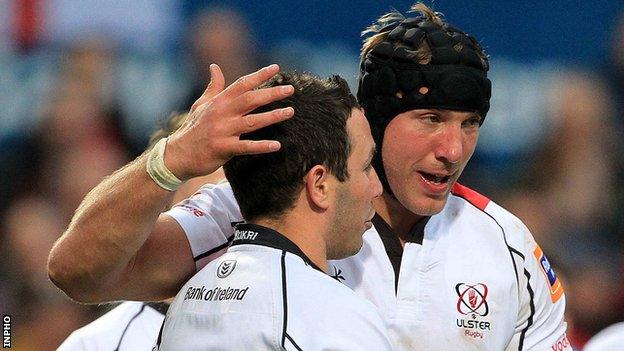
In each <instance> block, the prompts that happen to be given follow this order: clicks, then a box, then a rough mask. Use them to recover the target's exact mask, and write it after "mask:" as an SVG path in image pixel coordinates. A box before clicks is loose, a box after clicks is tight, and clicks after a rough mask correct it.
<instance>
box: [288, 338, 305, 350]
mask: <svg viewBox="0 0 624 351" xmlns="http://www.w3.org/2000/svg"><path fill="white" fill-rule="evenodd" d="M286 337H287V338H288V340H289V341H290V342H291V343H292V344H293V346H294V347H295V348H296V349H297V350H299V351H303V350H302V349H301V347H299V345H297V343H296V342H295V340H293V338H292V337H291V336H290V335H288V334H286ZM285 348H286V347H284V349H285Z"/></svg>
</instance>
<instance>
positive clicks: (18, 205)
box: [0, 1, 624, 350]
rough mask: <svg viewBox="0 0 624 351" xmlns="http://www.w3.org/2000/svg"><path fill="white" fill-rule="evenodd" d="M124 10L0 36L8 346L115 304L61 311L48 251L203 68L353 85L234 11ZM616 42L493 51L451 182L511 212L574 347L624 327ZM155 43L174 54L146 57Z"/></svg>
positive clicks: (623, 193)
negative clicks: (593, 49) (547, 265)
mask: <svg viewBox="0 0 624 351" xmlns="http://www.w3.org/2000/svg"><path fill="white" fill-rule="evenodd" d="M23 3H25V4H28V3H31V5H30V6H32V3H33V1H30V2H29V1H24V2H23ZM34 3H36V1H35V2H34ZM58 3H60V4H63V3H64V2H63V1H59V2H58ZM66 3H71V2H66ZM87 3H89V2H87ZM92 3H94V4H95V3H97V2H92ZM124 3H126V4H134V5H125V6H129V8H125V9H124V12H129V13H130V14H132V13H135V14H138V13H141V15H140V16H136V18H137V20H138V23H134V26H131V27H130V26H126V24H125V23H123V19H117V20H118V21H119V26H118V27H116V28H117V31H113V32H111V33H109V35H103V34H102V33H101V32H99V33H98V34H97V35H92V34H91V33H84V35H81V33H80V31H72V30H69V29H71V28H75V27H76V28H78V27H79V26H77V25H76V24H75V23H74V22H72V21H79V20H82V21H89V20H90V18H91V17H90V16H95V14H96V13H98V11H101V10H102V9H99V8H95V6H94V8H91V9H90V10H91V11H92V13H91V14H90V15H84V14H81V15H79V16H78V15H77V14H72V13H71V11H69V12H63V11H60V10H59V11H58V12H57V13H56V14H55V15H57V16H59V19H58V21H57V24H58V23H60V24H59V25H58V26H57V27H56V28H57V30H51V31H48V32H37V31H35V30H33V29H32V28H30V29H29V27H28V25H29V21H28V18H31V19H32V13H31V14H30V16H31V17H29V12H28V11H30V10H32V9H31V8H29V7H28V6H29V5H23V6H24V7H23V8H22V9H21V10H20V11H22V12H20V13H22V15H24V16H25V17H24V20H23V21H22V22H19V23H21V24H20V25H19V28H18V29H19V31H17V32H16V30H17V29H15V28H13V29H14V30H13V31H12V32H11V33H13V34H14V35H12V36H8V35H7V34H6V33H8V32H7V31H8V29H7V28H2V27H0V33H3V36H4V37H3V40H2V44H1V45H0V106H2V109H1V110H0V162H1V164H2V177H0V194H2V196H0V243H2V244H1V245H0V263H1V266H0V311H2V313H3V314H10V315H11V316H12V317H13V320H14V325H13V330H14V332H13V348H14V349H17V350H35V349H36V350H47V349H49V350H53V349H55V348H56V347H57V346H58V345H59V344H60V343H61V341H62V340H63V339H64V338H66V337H67V336H68V335H69V333H70V332H71V331H73V330H74V329H76V328H78V327H80V326H82V325H84V324H86V323H88V322H89V321H91V320H93V319H95V318H96V317H97V316H99V315H101V314H102V313H104V312H105V311H107V310H108V309H109V308H110V307H109V306H82V305H78V304H75V303H72V302H70V301H68V299H67V298H66V297H65V296H64V295H63V294H62V293H61V292H60V291H58V290H57V289H56V288H55V287H54V286H53V285H52V283H51V282H50V281H49V280H48V278H47V274H46V271H45V265H46V259H47V255H48V252H49V250H50V248H51V245H52V243H53V242H54V241H55V240H56V239H57V238H58V237H59V236H60V235H61V233H62V231H63V230H64V228H65V227H66V226H67V224H68V221H69V219H70V218H71V216H72V214H73V211H74V210H75V209H76V207H77V206H78V204H79V203H80V201H81V199H82V198H83V197H84V195H85V194H86V193H87V192H88V191H89V190H90V189H91V188H92V187H93V186H95V185H96V184H97V183H99V182H100V181H101V179H102V178H103V177H104V176H106V175H108V174H110V173H112V172H113V171H114V170H116V169H118V168H119V167H120V166H122V165H124V164H125V163H127V162H128V161H129V160H131V159H132V158H134V157H136V156H137V155H138V154H139V153H141V152H142V150H143V149H144V148H145V146H146V143H147V139H148V136H149V134H150V132H151V131H153V130H154V129H155V128H156V127H157V126H158V123H161V122H162V121H164V120H165V119H166V118H167V116H168V115H169V113H170V112H172V111H174V110H179V111H184V110H187V109H188V107H189V106H190V105H191V103H192V102H193V101H194V100H195V98H197V96H198V95H199V94H200V93H201V91H203V89H204V86H205V84H206V82H207V81H208V80H209V77H208V64H209V63H212V62H215V63H218V64H219V65H220V66H221V67H222V69H223V71H224V73H225V77H226V80H228V81H229V82H231V81H233V80H235V79H236V78H237V77H239V76H241V75H243V74H245V73H248V72H251V71H253V70H255V69H256V68H257V67H259V66H261V65H263V64H266V63H271V62H277V63H280V65H281V66H282V67H284V68H287V69H289V68H294V69H298V70H309V71H312V72H315V73H318V74H321V75H326V74H329V73H340V74H342V75H343V76H345V77H346V78H347V79H348V80H349V81H350V82H355V78H356V75H357V52H352V51H350V50H347V49H344V48H341V47H339V46H337V47H335V48H324V49H321V48H314V46H313V45H312V44H308V43H305V42H298V43H297V44H293V43H290V44H288V45H282V46H277V47H273V48H271V50H268V49H269V48H265V47H263V44H262V43H261V42H258V41H256V40H255V39H254V36H253V30H252V28H250V27H249V24H248V22H247V20H246V19H245V18H244V14H242V13H239V12H237V11H236V10H233V9H228V8H225V7H210V8H206V9H204V10H203V11H201V12H199V11H198V12H196V13H194V15H193V16H192V17H189V18H184V19H182V20H180V19H172V17H171V16H168V13H169V12H170V11H171V10H170V9H168V8H167V6H165V5H166V4H168V3H170V2H167V1H163V2H162V3H163V5H162V6H160V7H158V6H157V7H154V6H153V5H146V4H144V2H124ZM155 3H158V1H156V2H155ZM141 4H143V5H141ZM68 6H69V5H68ZM69 7H70V8H71V6H69ZM87 7H88V6H87ZM441 10H442V11H443V10H444V9H441ZM2 12H3V11H0V13H2ZM24 12H25V13H24ZM104 12H105V13H104V14H100V15H101V16H106V15H107V14H108V15H111V16H113V15H114V14H115V9H108V10H107V11H104ZM73 15H76V16H73ZM7 16H9V15H8V14H7V13H5V14H4V15H0V20H2V18H4V19H5V20H6V19H7V18H8V17H7ZM371 20H372V18H371ZM451 22H452V19H451ZM30 24H31V25H32V23H30ZM59 28H60V29H59ZM63 28H65V29H63ZM137 28H143V29H144V30H145V32H142V31H141V30H138V29H137ZM166 28H169V29H171V28H175V29H176V30H175V31H171V30H166ZM16 33H17V34H16ZM172 33H173V34H172ZM612 33H613V34H612V37H611V38H612V39H611V41H610V43H609V46H610V54H609V55H608V57H605V58H604V62H602V64H601V65H599V66H595V65H594V66H592V67H583V66H580V65H576V66H573V67H571V66H570V67H568V66H565V65H562V64H559V63H557V64H555V63H552V62H550V63H549V62H539V63H531V64H526V63H522V62H517V61H513V60H506V59H503V58H500V57H498V56H497V55H496V53H492V52H490V54H491V55H492V64H491V66H492V71H491V76H490V78H491V80H492V82H493V99H492V108H491V110H490V113H489V115H488V119H487V121H486V123H485V124H484V126H483V128H482V131H481V140H480V141H479V146H478V147H477V152H476V154H475V155H474V157H473V160H472V161H471V163H469V165H468V168H467V170H466V171H465V173H464V175H463V176H462V179H460V181H461V182H462V183H464V184H466V185H469V186H471V187H473V188H474V189H476V190H478V191H479V192H481V193H483V194H485V195H487V196H488V197H490V198H492V199H493V200H495V201H497V202H498V203H500V204H502V205H503V206H505V207H506V208H508V209H509V210H510V211H511V212H513V213H514V214H516V215H517V216H518V217H520V218H521V219H522V220H523V221H524V222H525V223H526V224H527V226H528V227H529V228H530V229H531V231H532V232H533V234H534V236H535V237H536V239H537V241H538V242H539V243H540V244H541V246H542V248H543V249H544V251H545V252H547V253H548V255H549V258H550V261H551V262H552V263H553V265H555V266H556V268H555V269H556V271H557V273H558V274H559V275H560V277H561V278H562V279H563V281H564V286H565V289H566V296H567V300H568V307H567V320H568V322H569V326H570V328H569V332H568V335H569V336H570V338H571V340H572V341H573V343H574V345H576V347H578V348H580V347H581V346H582V345H583V344H584V342H586V340H587V339H588V338H589V337H591V336H592V335H593V334H595V333H596V332H597V331H599V330H601V329H603V328H604V327H606V326H608V325H610V324H612V323H614V322H617V321H624V293H623V291H624V290H623V289H622V288H621V287H622V286H623V281H622V280H623V279H622V276H623V274H622V273H623V269H624V263H623V258H624V247H623V245H622V242H623V240H622V235H621V234H622V233H624V138H623V136H624V112H622V111H624V16H620V20H619V22H618V24H617V25H616V26H615V27H614V28H613V29H612ZM7 38H9V40H7ZM121 38H126V39H127V40H128V41H129V42H132V43H140V44H137V45H138V47H135V48H132V47H129V46H128V45H127V43H124V42H123V40H122V39H121ZM128 38H130V39H128ZM164 41H174V42H176V43H178V44H177V45H178V46H179V48H178V50H175V52H174V53H171V52H168V53H167V54H163V52H162V51H159V50H154V49H153V48H154V47H157V46H158V43H159V42H164ZM154 43H156V44H154ZM148 44H150V45H148ZM141 45H145V48H143V47H140V46H141ZM352 88H355V87H354V86H353V85H352ZM493 269H494V268H493Z"/></svg>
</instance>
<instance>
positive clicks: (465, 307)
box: [455, 283, 491, 339]
mask: <svg viewBox="0 0 624 351" xmlns="http://www.w3.org/2000/svg"><path fill="white" fill-rule="evenodd" d="M455 292H456V293H457V297H458V299H457V304H456V305H455V308H456V309H457V312H459V313H460V314H461V315H462V316H461V317H459V318H457V319H456V320H455V323H456V325H457V327H458V328H460V329H463V330H464V335H465V336H466V337H468V338H472V339H483V338H484V337H485V336H486V331H488V330H490V329H491V324H490V321H489V320H487V318H483V317H485V316H487V315H488V314H489V313H490V309H489V307H488V303H487V297H488V287H487V285H485V284H484V283H477V284H467V283H458V284H457V285H455Z"/></svg>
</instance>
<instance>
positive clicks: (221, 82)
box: [191, 63, 225, 112]
mask: <svg viewBox="0 0 624 351" xmlns="http://www.w3.org/2000/svg"><path fill="white" fill-rule="evenodd" d="M224 88H225V77H223V72H222V71H221V68H220V67H219V66H218V65H217V64H214V63H213V64H211V65H210V83H208V87H206V90H204V93H203V94H202V96H200V97H199V99H197V101H195V102H194V103H193V106H191V112H194V111H195V110H196V109H197V107H199V106H200V105H202V104H204V103H206V102H208V101H209V100H210V99H212V98H213V97H215V96H216V95H217V94H219V93H220V92H222V91H223V89H224Z"/></svg>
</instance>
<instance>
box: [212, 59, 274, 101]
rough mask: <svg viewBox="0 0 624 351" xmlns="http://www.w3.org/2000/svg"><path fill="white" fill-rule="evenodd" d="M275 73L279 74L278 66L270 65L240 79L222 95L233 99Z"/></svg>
mask: <svg viewBox="0 0 624 351" xmlns="http://www.w3.org/2000/svg"><path fill="white" fill-rule="evenodd" d="M277 72H279V66H278V65H276V64H272V65H270V66H267V67H264V68H262V69H260V70H258V71H256V72H254V73H251V74H248V75H246V76H243V77H240V78H238V80H237V81H236V82H234V83H232V84H231V85H230V86H228V87H227V88H225V90H224V91H223V95H224V97H226V98H235V97H237V96H239V95H241V94H243V93H245V92H247V91H250V90H252V89H254V88H255V87H257V86H259V85H260V84H262V83H264V82H266V81H268V80H269V79H271V77H273V76H274V75H276V74H277Z"/></svg>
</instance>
